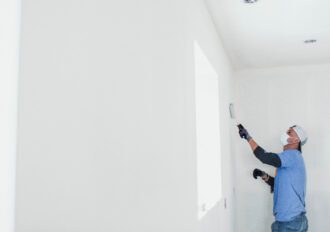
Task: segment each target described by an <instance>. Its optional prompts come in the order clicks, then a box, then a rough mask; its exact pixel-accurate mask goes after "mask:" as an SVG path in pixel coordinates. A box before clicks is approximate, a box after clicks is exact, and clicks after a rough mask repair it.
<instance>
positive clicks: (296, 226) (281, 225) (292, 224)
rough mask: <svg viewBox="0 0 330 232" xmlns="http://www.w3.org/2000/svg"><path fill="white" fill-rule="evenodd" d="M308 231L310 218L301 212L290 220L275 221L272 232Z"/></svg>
mask: <svg viewBox="0 0 330 232" xmlns="http://www.w3.org/2000/svg"><path fill="white" fill-rule="evenodd" d="M289 231H296V232H306V231H308V220H307V218H306V216H305V214H300V215H299V216H297V217H295V218H294V219H293V220H292V221H289V222H278V221H275V222H274V223H273V224H272V232H289Z"/></svg>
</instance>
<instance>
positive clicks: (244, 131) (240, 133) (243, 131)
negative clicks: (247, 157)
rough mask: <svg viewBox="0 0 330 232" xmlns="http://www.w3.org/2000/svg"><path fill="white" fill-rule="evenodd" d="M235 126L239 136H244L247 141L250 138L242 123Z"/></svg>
mask: <svg viewBox="0 0 330 232" xmlns="http://www.w3.org/2000/svg"><path fill="white" fill-rule="evenodd" d="M237 127H238V129H239V131H238V133H239V136H241V138H244V139H246V140H247V141H249V140H250V139H251V138H252V137H251V136H250V135H249V133H248V131H247V130H246V129H245V128H244V126H243V125H242V124H239V125H237Z"/></svg>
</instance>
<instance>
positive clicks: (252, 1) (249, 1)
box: [244, 0, 258, 3]
mask: <svg viewBox="0 0 330 232" xmlns="http://www.w3.org/2000/svg"><path fill="white" fill-rule="evenodd" d="M244 1H245V3H255V2H257V1H258V0H244Z"/></svg>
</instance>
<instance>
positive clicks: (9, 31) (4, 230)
mask: <svg viewBox="0 0 330 232" xmlns="http://www.w3.org/2000/svg"><path fill="white" fill-rule="evenodd" d="M19 12H20V2H19V1H16V0H2V1H0V231H1V232H13V230H14V191H15V184H14V182H15V158H16V127H17V117H16V116H17V76H18V71H17V70H18V55H19V54H18V51H19V20H20V17H19Z"/></svg>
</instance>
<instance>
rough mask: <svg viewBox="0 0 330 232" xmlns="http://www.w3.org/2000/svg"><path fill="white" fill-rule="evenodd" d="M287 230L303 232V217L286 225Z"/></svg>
mask: <svg viewBox="0 0 330 232" xmlns="http://www.w3.org/2000/svg"><path fill="white" fill-rule="evenodd" d="M285 228H286V229H287V231H297V232H299V231H302V229H303V220H302V218H301V217H299V218H296V219H294V220H292V221H290V222H287V223H286V225H285Z"/></svg>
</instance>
